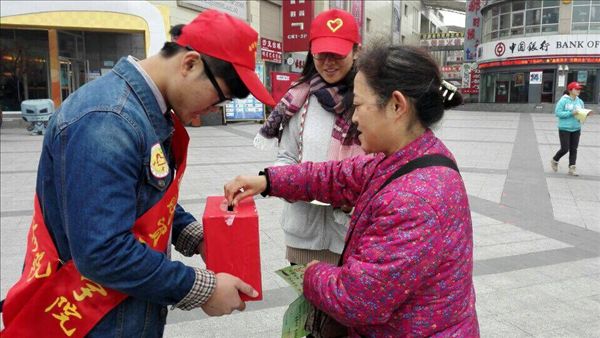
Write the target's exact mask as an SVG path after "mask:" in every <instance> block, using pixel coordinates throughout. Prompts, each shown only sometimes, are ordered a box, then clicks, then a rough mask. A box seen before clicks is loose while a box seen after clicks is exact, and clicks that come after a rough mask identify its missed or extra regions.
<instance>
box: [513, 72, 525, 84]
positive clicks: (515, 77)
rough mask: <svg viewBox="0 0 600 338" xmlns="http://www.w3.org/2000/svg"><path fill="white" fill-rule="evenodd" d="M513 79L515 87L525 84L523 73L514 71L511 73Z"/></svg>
mask: <svg viewBox="0 0 600 338" xmlns="http://www.w3.org/2000/svg"><path fill="white" fill-rule="evenodd" d="M513 81H514V83H515V87H520V86H523V85H524V84H525V73H515V74H514V75H513Z"/></svg>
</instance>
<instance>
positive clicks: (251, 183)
mask: <svg viewBox="0 0 600 338" xmlns="http://www.w3.org/2000/svg"><path fill="white" fill-rule="evenodd" d="M266 188H267V178H266V176H264V175H260V176H238V177H236V178H234V179H233V180H232V181H229V182H227V184H225V187H224V189H225V198H226V199H227V202H228V203H229V205H233V206H236V205H237V204H238V203H239V202H240V201H241V200H243V199H244V198H246V197H248V196H254V195H256V194H260V193H261V192H263V191H265V189H266Z"/></svg>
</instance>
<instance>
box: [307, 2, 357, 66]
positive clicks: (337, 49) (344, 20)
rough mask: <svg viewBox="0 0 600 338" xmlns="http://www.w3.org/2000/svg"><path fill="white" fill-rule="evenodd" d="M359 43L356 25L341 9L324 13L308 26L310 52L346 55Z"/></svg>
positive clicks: (348, 14)
mask: <svg viewBox="0 0 600 338" xmlns="http://www.w3.org/2000/svg"><path fill="white" fill-rule="evenodd" d="M357 43H360V34H359V33H358V25H357V24H356V20H355V19H354V17H353V16H352V14H350V13H348V12H346V11H343V10H341V9H331V10H328V11H325V12H323V13H321V14H319V15H317V17H316V18H315V19H314V20H313V22H312V24H311V26H310V51H311V52H312V53H314V54H317V53H335V54H339V55H348V53H350V51H351V50H352V46H354V44H357Z"/></svg>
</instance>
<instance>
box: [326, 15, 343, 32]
mask: <svg viewBox="0 0 600 338" xmlns="http://www.w3.org/2000/svg"><path fill="white" fill-rule="evenodd" d="M343 25H344V21H342V19H340V18H337V19H335V20H328V21H327V27H328V28H329V29H330V30H331V32H333V33H335V31H337V30H338V29H340V27H342V26H343Z"/></svg>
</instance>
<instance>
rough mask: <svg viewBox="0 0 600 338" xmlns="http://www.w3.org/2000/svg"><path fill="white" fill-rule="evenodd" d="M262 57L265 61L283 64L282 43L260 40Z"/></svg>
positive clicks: (265, 39)
mask: <svg viewBox="0 0 600 338" xmlns="http://www.w3.org/2000/svg"><path fill="white" fill-rule="evenodd" d="M260 55H261V57H262V59H263V61H267V62H274V63H281V62H283V47H282V43H281V42H279V41H275V40H271V39H267V38H260Z"/></svg>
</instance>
